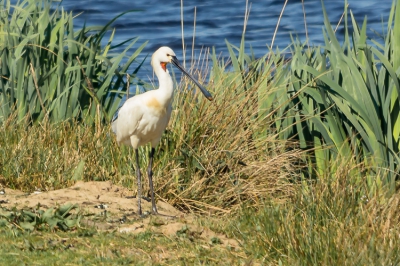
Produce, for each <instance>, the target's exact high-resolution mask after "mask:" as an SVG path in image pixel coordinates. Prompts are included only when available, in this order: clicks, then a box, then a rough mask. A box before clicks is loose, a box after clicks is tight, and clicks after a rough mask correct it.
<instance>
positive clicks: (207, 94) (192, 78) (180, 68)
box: [171, 56, 213, 101]
mask: <svg viewBox="0 0 400 266" xmlns="http://www.w3.org/2000/svg"><path fill="white" fill-rule="evenodd" d="M171 63H172V64H173V65H174V66H176V67H177V68H178V69H179V70H180V71H182V73H183V74H185V75H186V76H187V77H188V78H190V79H191V80H192V81H193V82H194V83H195V84H196V85H197V87H199V89H200V90H201V92H202V93H203V95H204V96H205V97H206V98H207V99H208V100H210V101H212V100H213V97H212V95H211V93H210V92H209V91H208V90H206V89H205V88H204V87H203V86H201V85H200V83H199V82H198V81H197V80H195V79H194V77H193V76H192V75H190V74H189V73H188V72H186V70H185V69H184V68H183V67H182V65H181V64H180V63H179V61H178V59H177V58H176V56H172V60H171Z"/></svg>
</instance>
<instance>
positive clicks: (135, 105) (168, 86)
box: [111, 46, 213, 215]
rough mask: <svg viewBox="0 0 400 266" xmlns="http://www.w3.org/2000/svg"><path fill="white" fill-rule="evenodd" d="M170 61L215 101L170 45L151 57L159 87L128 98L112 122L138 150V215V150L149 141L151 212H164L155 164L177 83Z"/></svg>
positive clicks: (120, 137)
mask: <svg viewBox="0 0 400 266" xmlns="http://www.w3.org/2000/svg"><path fill="white" fill-rule="evenodd" d="M169 63H171V64H172V65H174V66H176V67H177V68H178V69H179V70H180V71H181V72H182V73H183V74H185V75H186V76H187V77H189V78H190V79H191V80H192V81H193V82H194V83H195V84H196V85H197V87H199V89H200V91H201V92H202V93H203V95H204V96H205V97H206V98H207V99H208V100H210V101H212V100H213V97H212V95H211V93H210V92H209V91H207V90H206V89H205V88H204V87H203V86H202V85H200V84H199V82H198V81H196V79H195V78H193V76H192V75H190V74H189V73H188V72H187V71H186V70H185V69H184V68H183V67H182V65H181V64H180V63H179V60H178V59H177V57H176V55H175V53H174V51H173V50H172V49H171V48H169V47H167V46H163V47H160V48H159V49H158V50H157V51H155V52H154V54H153V55H152V57H151V66H152V68H153V71H154V73H155V74H156V76H157V78H158V81H159V88H158V89H154V90H149V91H146V92H144V93H141V94H137V95H135V96H133V97H131V98H129V99H127V100H126V101H125V103H124V104H123V105H122V106H121V107H120V108H119V110H117V113H116V115H115V116H114V118H113V119H112V121H111V127H112V131H113V132H114V133H115V135H116V140H117V143H118V144H124V145H128V146H129V145H130V146H132V148H133V149H134V150H135V155H136V167H135V169H136V177H137V186H138V188H137V200H138V214H139V215H142V207H141V197H142V195H141V193H142V192H141V173H140V166H139V150H138V149H139V147H140V146H143V145H146V144H148V143H150V144H151V150H150V153H149V165H148V168H147V174H148V178H149V186H150V194H151V205H152V214H154V215H161V214H159V213H158V210H157V206H156V203H155V199H154V187H153V171H152V164H153V158H154V154H155V148H156V146H157V144H158V143H159V142H160V140H161V137H162V134H163V132H164V131H165V129H166V127H167V125H168V122H169V120H170V117H171V111H172V100H173V94H174V84H173V81H172V78H171V75H170V74H169V71H168V69H167V64H169Z"/></svg>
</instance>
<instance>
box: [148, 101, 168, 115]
mask: <svg viewBox="0 0 400 266" xmlns="http://www.w3.org/2000/svg"><path fill="white" fill-rule="evenodd" d="M146 105H147V107H149V108H152V109H154V110H156V111H157V112H160V113H165V112H166V109H165V107H164V106H162V105H161V103H160V102H159V101H158V100H157V99H156V98H151V99H150V101H148V102H147V103H146Z"/></svg>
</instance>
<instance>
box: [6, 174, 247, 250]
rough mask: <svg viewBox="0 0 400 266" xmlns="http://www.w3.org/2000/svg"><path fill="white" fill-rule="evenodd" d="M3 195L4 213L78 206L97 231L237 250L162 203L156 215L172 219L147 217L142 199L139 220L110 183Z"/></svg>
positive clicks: (133, 205) (127, 194) (130, 201)
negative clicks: (149, 234)
mask: <svg viewBox="0 0 400 266" xmlns="http://www.w3.org/2000/svg"><path fill="white" fill-rule="evenodd" d="M4 192H5V193H4V194H2V195H0V206H3V207H5V208H7V209H10V208H12V207H16V208H17V209H21V208H35V207H37V206H38V205H40V206H41V207H42V208H43V209H47V208H51V207H57V206H61V205H64V204H66V203H73V204H78V206H79V208H80V209H81V210H82V211H83V213H84V214H85V217H86V218H85V219H84V220H83V221H82V223H87V224H89V225H93V226H96V227H97V228H98V229H99V230H119V231H120V232H125V233H129V234H137V233H140V232H143V231H146V230H151V231H153V232H155V233H162V234H164V235H166V236H172V235H177V234H180V233H184V234H186V235H190V236H192V237H194V238H196V239H201V240H204V241H205V242H210V241H215V240H216V239H217V241H218V242H219V244H222V245H224V246H229V247H231V248H237V249H239V243H238V242H237V241H236V240H234V239H229V238H227V237H225V236H224V235H221V234H217V233H215V232H213V231H211V230H210V229H208V228H204V227H202V226H199V225H198V223H196V216H195V215H192V214H185V213H182V212H180V211H179V210H177V209H175V208H174V207H173V206H171V205H169V204H168V203H165V202H161V201H158V202H157V208H158V211H159V213H162V214H165V215H169V216H174V217H175V218H172V217H164V216H154V215H149V213H150V210H151V202H149V201H147V200H145V199H143V200H142V210H143V212H144V213H145V215H144V216H143V217H140V216H139V215H137V200H136V198H134V197H132V191H129V190H128V189H127V188H124V187H122V186H117V185H113V184H112V183H111V182H82V181H79V182H77V183H76V184H75V185H74V186H72V187H70V188H65V189H60V190H54V191H48V192H35V193H32V194H27V193H24V192H22V191H18V190H13V189H7V188H5V189H4Z"/></svg>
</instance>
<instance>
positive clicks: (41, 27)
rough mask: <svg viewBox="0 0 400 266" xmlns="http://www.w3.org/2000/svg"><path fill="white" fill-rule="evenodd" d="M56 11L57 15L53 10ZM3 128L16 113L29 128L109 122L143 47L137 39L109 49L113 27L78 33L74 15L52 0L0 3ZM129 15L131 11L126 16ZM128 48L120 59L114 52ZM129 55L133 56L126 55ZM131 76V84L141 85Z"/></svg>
mask: <svg viewBox="0 0 400 266" xmlns="http://www.w3.org/2000/svg"><path fill="white" fill-rule="evenodd" d="M52 8H54V9H52ZM0 9H1V12H0V24H1V27H0V36H1V39H0V40H1V41H0V60H1V61H0V102H1V105H0V122H2V123H4V121H5V120H7V118H8V117H9V116H11V115H12V114H13V113H16V114H17V118H18V120H22V119H29V122H40V121H43V120H49V121H51V122H60V121H65V120H69V119H75V120H83V121H84V122H85V123H87V124H91V123H93V122H94V120H95V119H98V120H99V121H108V120H109V119H110V118H111V117H112V115H113V113H114V112H115V110H116V109H117V108H118V106H119V104H120V101H121V98H122V95H121V94H120V93H119V89H120V88H121V87H125V86H126V85H125V82H124V80H123V76H122V75H123V74H120V73H125V72H127V71H128V68H129V67H130V66H131V65H132V62H133V61H134V60H135V59H136V58H137V56H138V55H139V53H140V52H141V51H142V49H143V48H144V46H145V43H144V44H142V45H141V46H140V47H138V48H137V49H136V50H135V51H131V49H130V48H131V47H132V46H133V45H134V44H135V43H136V42H137V38H136V39H130V40H127V41H125V42H123V43H121V44H116V45H114V44H112V41H113V38H114V34H115V30H114V31H112V33H111V35H110V37H109V39H108V42H107V44H106V45H105V46H103V44H102V43H104V41H106V40H104V38H105V36H106V33H107V32H108V31H109V30H110V29H109V26H110V25H111V24H112V23H113V22H114V21H115V20H116V19H118V17H120V16H122V15H124V14H125V13H124V14H121V15H120V16H117V17H115V18H114V19H112V20H111V21H110V22H109V23H108V24H107V25H105V26H103V27H85V26H84V27H83V28H82V29H80V30H74V24H73V15H72V13H67V12H65V11H64V10H63V9H62V8H61V7H60V6H56V5H55V4H53V2H52V1H50V0H40V1H34V0H26V1H22V2H19V3H18V4H17V5H15V6H13V5H11V4H10V0H6V1H1V2H0ZM128 12H129V11H128ZM123 44H126V46H127V47H126V49H125V50H124V51H122V52H121V53H118V54H116V53H115V49H116V48H118V47H119V46H121V45H123ZM128 53H129V55H128ZM139 69H140V64H138V65H137V66H136V69H135V70H134V71H133V72H132V79H131V81H132V82H137V79H135V73H136V72H137V71H138V70H139Z"/></svg>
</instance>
